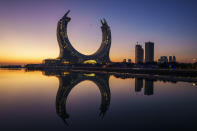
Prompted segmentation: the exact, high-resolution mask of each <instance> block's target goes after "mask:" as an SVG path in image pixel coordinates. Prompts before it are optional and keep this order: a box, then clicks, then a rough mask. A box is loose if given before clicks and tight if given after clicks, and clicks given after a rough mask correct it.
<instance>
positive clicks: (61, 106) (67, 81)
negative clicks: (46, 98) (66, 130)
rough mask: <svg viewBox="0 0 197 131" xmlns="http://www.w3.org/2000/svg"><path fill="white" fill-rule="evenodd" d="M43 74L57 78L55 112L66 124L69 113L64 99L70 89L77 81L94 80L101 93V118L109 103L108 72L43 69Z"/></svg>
mask: <svg viewBox="0 0 197 131" xmlns="http://www.w3.org/2000/svg"><path fill="white" fill-rule="evenodd" d="M44 73H45V75H49V76H51V75H52V76H56V77H58V79H59V89H58V92H57V96H56V112H57V114H58V116H59V117H61V118H62V120H63V121H64V122H65V124H67V125H68V123H67V121H66V119H68V118H69V114H68V113H67V111H66V101H67V97H68V95H69V93H70V92H71V90H72V89H73V88H74V87H75V86H76V85H77V84H79V83H81V82H82V81H85V80H90V81H92V82H94V83H95V84H96V85H97V87H98V88H99V90H100V93H101V105H100V114H99V116H100V117H101V118H103V117H104V115H105V113H106V111H107V110H108V108H109V105H110V98H111V93H110V88H109V74H102V73H90V74H87V73H80V72H77V73H75V72H72V73H69V72H62V71H55V72H54V71H45V72H44Z"/></svg>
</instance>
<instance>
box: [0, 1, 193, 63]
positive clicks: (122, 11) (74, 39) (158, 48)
mask: <svg viewBox="0 0 197 131" xmlns="http://www.w3.org/2000/svg"><path fill="white" fill-rule="evenodd" d="M101 7H102V9H101ZM68 9H70V10H71V11H72V14H71V17H72V20H71V22H70V25H69V27H68V35H69V38H70V41H71V43H73V46H74V48H75V49H77V50H78V51H79V52H80V53H83V54H86V55H87V54H88V55H89V54H92V53H94V52H95V51H96V50H97V49H98V47H99V46H100V42H101V37H102V36H101V32H100V23H99V22H100V19H102V18H103V17H105V18H106V19H108V23H109V24H110V26H111V30H112V45H111V51H110V59H111V60H112V61H114V62H116V61H117V62H120V61H122V59H124V58H127V59H129V58H131V59H132V62H134V60H135V44H136V42H137V41H139V43H140V44H143V48H144V42H146V41H153V42H154V43H155V60H157V59H158V58H159V57H160V56H166V55H173V56H174V55H175V56H176V57H177V61H178V62H193V61H192V59H193V58H197V53H196V50H197V46H196V44H197V38H196V34H197V27H196V25H195V23H196V22H197V17H196V16H197V14H196V13H195V12H196V11H197V8H196V2H195V1H192V0H189V1H184V0H180V1H177V0H173V1H169V0H165V1H164V0H162V1H160V2H158V1H155V0H150V1H149V2H147V1H145V0H141V1H140V2H139V1H136V0H133V1H127V0H125V1H124V2H121V1H116V2H114V1H102V0H101V1H96V2H92V1H89V0H87V1H85V2H81V1H77V0H74V1H70V0H65V1H63V0H60V1H58V2H57V1H54V0H53V1H52V0H48V1H46V0H43V1H42V2H40V1H37V0H34V1H30V0H28V1H25V0H19V1H11V0H6V1H1V2H0V17H1V22H0V28H1V30H0V36H1V39H0V64H27V63H41V62H42V60H44V59H47V58H56V57H57V56H58V55H59V47H58V44H57V39H56V26H57V22H58V19H59V18H61V16H62V15H63V14H64V13H65V11H66V10H68ZM10 52H11V53H10ZM117 52H118V53H117Z"/></svg>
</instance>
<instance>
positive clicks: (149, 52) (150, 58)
mask: <svg viewBox="0 0 197 131" xmlns="http://www.w3.org/2000/svg"><path fill="white" fill-rule="evenodd" d="M145 62H146V63H149V62H150V63H151V62H154V43H153V42H145Z"/></svg>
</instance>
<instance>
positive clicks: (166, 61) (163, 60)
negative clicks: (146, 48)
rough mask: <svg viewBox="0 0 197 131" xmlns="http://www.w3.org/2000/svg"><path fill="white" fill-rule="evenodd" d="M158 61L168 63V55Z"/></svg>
mask: <svg viewBox="0 0 197 131" xmlns="http://www.w3.org/2000/svg"><path fill="white" fill-rule="evenodd" d="M158 63H161V64H163V63H168V57H167V56H161V57H160V59H158Z"/></svg>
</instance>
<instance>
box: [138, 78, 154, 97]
mask: <svg viewBox="0 0 197 131" xmlns="http://www.w3.org/2000/svg"><path fill="white" fill-rule="evenodd" d="M153 82H154V81H153V80H151V79H145V87H144V95H153V93H154V83H153ZM142 88H143V79H142V78H135V92H141V90H142Z"/></svg>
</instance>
